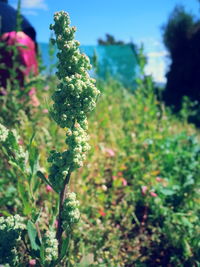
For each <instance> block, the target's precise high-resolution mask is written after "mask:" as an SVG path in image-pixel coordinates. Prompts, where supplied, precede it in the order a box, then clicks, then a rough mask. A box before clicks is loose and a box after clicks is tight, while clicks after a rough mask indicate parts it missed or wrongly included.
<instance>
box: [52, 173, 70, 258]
mask: <svg viewBox="0 0 200 267" xmlns="http://www.w3.org/2000/svg"><path fill="white" fill-rule="evenodd" d="M70 176H71V171H70V170H69V173H68V174H67V176H66V178H65V180H64V184H63V189H62V191H61V192H60V198H59V199H60V202H59V213H58V228H57V232H56V238H57V240H58V258H59V257H60V253H61V249H62V234H63V228H62V210H63V204H64V201H65V198H66V194H67V190H68V183H69V180H70Z"/></svg>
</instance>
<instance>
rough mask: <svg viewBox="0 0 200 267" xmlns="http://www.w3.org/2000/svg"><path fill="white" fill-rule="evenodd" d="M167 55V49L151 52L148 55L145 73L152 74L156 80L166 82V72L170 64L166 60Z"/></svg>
mask: <svg viewBox="0 0 200 267" xmlns="http://www.w3.org/2000/svg"><path fill="white" fill-rule="evenodd" d="M149 54H150V55H149ZM166 55H167V51H160V52H159V51H158V52H151V53H148V55H147V65H146V67H145V73H146V74H147V75H152V76H153V78H154V80H155V81H156V82H161V83H165V82H166V78H165V73H166V70H167V65H168V63H167V61H166V60H165V56H166Z"/></svg>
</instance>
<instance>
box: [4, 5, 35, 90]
mask: <svg viewBox="0 0 200 267" xmlns="http://www.w3.org/2000/svg"><path fill="white" fill-rule="evenodd" d="M16 27H17V10H15V9H14V8H13V7H11V6H10V5H9V4H8V1H7V0H0V43H1V47H0V55H1V58H0V63H1V64H2V66H4V67H1V68H0V87H3V88H6V86H7V81H8V80H9V79H10V71H9V70H10V69H13V68H14V63H16V62H13V61H14V60H15V61H17V63H18V66H19V67H17V69H16V79H17V80H18V82H19V84H20V86H22V87H23V85H24V81H25V79H26V77H28V76H29V75H30V74H33V75H37V74H38V63H37V43H36V32H35V29H34V28H33V26H32V25H31V24H30V23H29V21H28V20H27V19H26V18H25V17H24V16H21V31H19V32H17V31H16ZM9 47H10V48H11V47H13V48H14V49H17V55H16V56H15V57H14V60H13V55H14V53H13V51H12V49H9Z"/></svg>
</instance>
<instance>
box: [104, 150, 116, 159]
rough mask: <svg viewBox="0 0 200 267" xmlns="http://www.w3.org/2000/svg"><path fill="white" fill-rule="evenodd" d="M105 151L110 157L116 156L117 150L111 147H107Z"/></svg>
mask: <svg viewBox="0 0 200 267" xmlns="http://www.w3.org/2000/svg"><path fill="white" fill-rule="evenodd" d="M105 152H106V153H107V154H108V156H109V157H114V156H115V152H114V151H113V150H112V149H111V148H105Z"/></svg>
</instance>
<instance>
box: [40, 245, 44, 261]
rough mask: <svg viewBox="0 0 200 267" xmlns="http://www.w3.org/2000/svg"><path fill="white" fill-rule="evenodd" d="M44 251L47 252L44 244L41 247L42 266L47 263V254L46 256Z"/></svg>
mask: <svg viewBox="0 0 200 267" xmlns="http://www.w3.org/2000/svg"><path fill="white" fill-rule="evenodd" d="M44 251H45V249H44V245H43V244H42V245H41V247H40V258H41V260H42V264H44V262H45V254H44Z"/></svg>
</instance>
